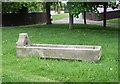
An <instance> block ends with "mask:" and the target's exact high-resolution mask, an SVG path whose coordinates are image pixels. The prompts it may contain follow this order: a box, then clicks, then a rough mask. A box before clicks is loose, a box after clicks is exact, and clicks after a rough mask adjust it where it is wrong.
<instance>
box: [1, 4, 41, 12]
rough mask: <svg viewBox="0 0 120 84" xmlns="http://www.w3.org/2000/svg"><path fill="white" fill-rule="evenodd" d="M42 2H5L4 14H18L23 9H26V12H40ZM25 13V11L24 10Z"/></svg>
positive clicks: (3, 6)
mask: <svg viewBox="0 0 120 84" xmlns="http://www.w3.org/2000/svg"><path fill="white" fill-rule="evenodd" d="M40 5H41V2H3V3H2V12H3V13H18V12H20V10H21V9H23V8H26V11H27V12H28V11H40V10H42V9H41V8H40ZM22 11H23V10H22Z"/></svg>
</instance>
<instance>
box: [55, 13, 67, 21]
mask: <svg viewBox="0 0 120 84" xmlns="http://www.w3.org/2000/svg"><path fill="white" fill-rule="evenodd" d="M66 17H68V13H63V14H57V15H53V21H54V20H60V19H63V18H66Z"/></svg>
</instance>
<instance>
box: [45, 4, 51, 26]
mask: <svg viewBox="0 0 120 84" xmlns="http://www.w3.org/2000/svg"><path fill="white" fill-rule="evenodd" d="M50 5H51V2H46V13H47V24H52V22H51V15H50Z"/></svg>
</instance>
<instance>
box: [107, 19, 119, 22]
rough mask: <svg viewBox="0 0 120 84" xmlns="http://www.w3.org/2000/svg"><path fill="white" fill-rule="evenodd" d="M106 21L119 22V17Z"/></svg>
mask: <svg viewBox="0 0 120 84" xmlns="http://www.w3.org/2000/svg"><path fill="white" fill-rule="evenodd" d="M107 22H109V23H120V18H116V19H111V20H107Z"/></svg>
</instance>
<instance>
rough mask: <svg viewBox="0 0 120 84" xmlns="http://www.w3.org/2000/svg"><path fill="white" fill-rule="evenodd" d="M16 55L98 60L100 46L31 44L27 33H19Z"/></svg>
mask: <svg viewBox="0 0 120 84" xmlns="http://www.w3.org/2000/svg"><path fill="white" fill-rule="evenodd" d="M16 54H17V57H26V56H29V55H37V56H40V58H57V59H59V58H60V59H75V60H82V61H90V62H92V61H98V60H100V57H101V46H86V45H58V44H31V43H30V40H29V37H28V34H27V33H20V34H19V39H18V42H17V43H16Z"/></svg>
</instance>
